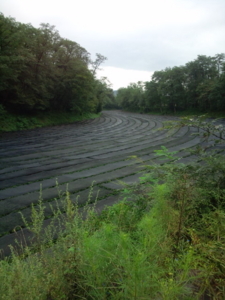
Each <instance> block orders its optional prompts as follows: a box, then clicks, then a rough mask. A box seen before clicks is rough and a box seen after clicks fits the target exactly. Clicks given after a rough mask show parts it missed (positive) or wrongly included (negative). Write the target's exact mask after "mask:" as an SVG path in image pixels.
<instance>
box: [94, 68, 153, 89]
mask: <svg viewBox="0 0 225 300" xmlns="http://www.w3.org/2000/svg"><path fill="white" fill-rule="evenodd" d="M152 74H153V73H152V72H147V71H137V70H126V69H121V68H115V67H104V68H102V70H99V71H98V72H97V77H98V78H101V77H107V78H108V80H109V81H110V82H111V83H112V85H113V86H112V89H114V90H118V89H119V88H121V87H127V86H128V85H129V84H130V83H133V82H138V81H150V80H151V76H152Z"/></svg>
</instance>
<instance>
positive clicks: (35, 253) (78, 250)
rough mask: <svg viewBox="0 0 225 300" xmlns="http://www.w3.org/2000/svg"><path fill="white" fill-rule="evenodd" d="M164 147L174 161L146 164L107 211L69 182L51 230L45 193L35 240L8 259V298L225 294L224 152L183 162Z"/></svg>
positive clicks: (4, 272)
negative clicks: (73, 196)
mask: <svg viewBox="0 0 225 300" xmlns="http://www.w3.org/2000/svg"><path fill="white" fill-rule="evenodd" d="M187 125H188V124H187ZM210 126H211V125H210ZM216 126H217V127H218V125H216ZM217 127H216V130H221V131H222V130H224V129H223V128H222V127H219V128H217ZM208 128H209V127H208ZM210 130H211V133H212V128H211V129H210ZM198 152H201V151H200V150H199V149H198ZM156 154H157V155H160V156H162V157H165V158H166V159H167V161H168V160H169V162H168V163H165V164H163V165H161V166H160V167H159V165H156V166H154V165H153V166H146V175H145V176H143V177H142V178H141V181H142V184H140V185H136V186H133V187H132V188H130V187H126V188H125V189H124V192H123V201H121V202H119V203H118V204H116V205H114V206H112V207H109V208H107V209H105V210H104V211H103V212H102V213H101V214H100V215H97V214H96V213H95V210H94V207H92V208H90V207H89V206H88V205H87V206H86V208H85V209H84V211H83V213H81V212H80V211H79V209H78V207H77V205H76V204H74V203H72V202H71V201H70V196H69V193H68V192H65V193H62V194H61V195H62V197H61V200H62V201H63V203H64V210H63V211H60V210H59V209H58V210H56V211H54V216H55V217H54V218H53V221H52V224H51V225H50V226H49V227H48V228H45V229H44V231H45V234H43V228H42V225H43V220H44V214H43V210H44V206H43V204H42V201H41V199H40V203H39V206H38V207H36V208H35V207H33V211H32V218H33V221H34V222H33V225H30V224H27V226H28V227H29V228H30V230H31V231H32V232H33V233H34V236H35V240H34V243H33V246H32V247H30V248H28V247H27V248H26V247H25V248H24V249H23V250H24V255H20V256H18V255H17V254H16V253H15V251H12V258H11V259H10V260H3V261H1V262H0V282H1V285H0V299H10V300H11V299H27V300H29V299H32V300H34V299H38V300H39V299H96V300H97V299H113V300H114V299H154V300H159V299H164V300H165V299H167V300H173V299H174V300H175V299H179V300H180V299H183V300H184V299H186V300H194V299H196V300H197V299H202V298H201V296H202V295H204V294H208V295H209V297H210V298H209V299H215V300H222V299H224V298H225V204H224V203H225V201H224V200H225V186H224V182H225V163H224V159H222V156H220V155H216V154H213V155H211V154H210V153H207V155H205V154H204V153H203V154H201V159H202V160H203V161H204V164H201V165H198V164H196V163H193V164H189V165H183V164H181V163H179V161H177V162H174V158H173V153H169V152H168V151H167V150H166V149H162V150H159V151H156ZM171 161H173V164H171V163H170V162H171ZM162 182H163V184H162ZM90 198H91V191H90ZM89 200H90V199H89ZM128 200H129V201H128ZM130 200H133V201H130ZM62 213H64V214H62ZM84 214H85V216H86V218H85V219H84V218H83V217H82V216H83V215H84ZM62 215H63V217H62ZM56 223H58V225H57V227H56V226H55V224H56ZM55 230H57V234H58V240H57V242H56V241H55V239H54V237H55ZM48 249H49V250H48Z"/></svg>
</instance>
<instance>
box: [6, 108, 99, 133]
mask: <svg viewBox="0 0 225 300" xmlns="http://www.w3.org/2000/svg"><path fill="white" fill-rule="evenodd" d="M99 116H100V114H94V113H85V114H83V115H76V114H74V113H72V112H71V113H69V112H43V113H39V114H37V115H35V116H32V115H27V114H26V115H16V114H12V113H8V112H6V111H4V113H2V114H0V132H9V131H18V130H26V129H33V128H39V127H46V126H52V125H62V124H69V123H74V122H77V121H84V120H88V119H94V118H98V117H99Z"/></svg>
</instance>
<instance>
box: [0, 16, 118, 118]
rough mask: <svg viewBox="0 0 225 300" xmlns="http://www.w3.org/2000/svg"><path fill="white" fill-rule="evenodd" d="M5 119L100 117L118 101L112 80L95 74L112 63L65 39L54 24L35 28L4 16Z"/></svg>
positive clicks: (0, 90)
mask: <svg viewBox="0 0 225 300" xmlns="http://www.w3.org/2000/svg"><path fill="white" fill-rule="evenodd" d="M0 37H1V39H0V116H3V115H5V114H6V113H13V114H18V115H20V114H28V115H29V116H31V115H33V114H36V113H40V112H73V113H74V114H77V115H81V114H83V113H98V112H100V111H101V109H102V106H103V105H104V104H105V103H106V102H107V103H110V102H113V101H114V94H113V90H112V89H111V88H110V85H109V83H108V81H107V79H106V78H102V79H101V80H98V79H97V78H96V76H95V73H96V70H97V69H98V68H99V66H100V64H101V63H103V62H104V61H105V60H106V57H104V56H103V55H101V54H96V60H95V61H91V59H90V54H89V53H88V52H87V50H86V49H84V48H83V47H81V46H80V45H79V44H77V43H76V42H74V41H71V40H68V39H64V38H62V37H61V36H60V35H59V33H58V31H57V30H56V29H55V27H54V26H51V25H49V24H41V25H40V27H39V28H34V27H33V26H32V25H31V24H22V23H19V22H16V21H15V19H13V18H9V17H5V16H4V15H3V14H0Z"/></svg>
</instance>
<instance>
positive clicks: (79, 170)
mask: <svg viewBox="0 0 225 300" xmlns="http://www.w3.org/2000/svg"><path fill="white" fill-rule="evenodd" d="M168 119H171V118H169V117H162V116H150V115H141V114H134V113H125V112H120V111H106V112H103V113H102V116H101V117H100V118H99V119H95V120H89V121H83V122H80V123H75V124H70V125H63V126H55V127H49V128H42V129H35V130H30V131H24V132H17V133H10V134H4V135H3V136H2V137H1V138H0V165H1V170H0V249H3V250H4V253H5V254H7V253H8V247H7V245H8V244H10V243H12V241H13V240H14V239H15V237H16V236H17V234H15V233H13V232H14V229H15V228H20V227H21V226H23V221H22V219H21V216H20V214H19V211H22V213H23V215H24V216H25V217H26V218H29V216H30V210H31V204H32V203H34V204H36V203H37V202H38V199H39V195H40V186H42V197H43V199H44V202H46V203H45V205H46V217H49V215H50V214H51V209H50V204H51V205H53V206H54V205H55V198H57V197H58V191H57V189H56V187H55V186H56V178H57V182H58V184H59V189H60V190H61V191H65V190H66V188H67V184H68V190H69V192H70V193H71V199H72V200H75V199H77V196H78V195H79V204H81V205H82V204H84V203H85V202H86V201H87V198H88V194H89V190H90V185H91V184H92V183H93V181H94V190H93V197H92V199H93V200H94V199H95V198H96V195H97V194H98V207H99V208H102V207H103V206H104V205H110V204H113V203H115V202H116V201H118V198H119V197H118V193H119V190H120V189H121V186H120V185H119V184H118V182H117V180H118V179H121V180H123V181H124V182H126V183H130V184H131V183H134V182H137V181H138V177H140V176H141V174H140V173H138V172H141V170H143V166H141V165H140V164H138V163H137V162H136V161H135V160H127V158H128V156H131V155H137V156H138V157H139V158H141V159H142V160H143V162H144V163H145V164H151V163H152V159H155V157H154V152H153V151H154V150H156V149H160V147H161V145H164V146H166V147H167V148H168V149H169V150H171V151H175V150H181V149H184V150H182V151H181V152H180V153H179V155H180V156H181V157H186V156H187V151H185V149H186V148H189V147H193V146H195V145H197V144H198V143H199V138H197V137H194V136H191V133H192V130H190V129H188V128H182V129H180V130H177V131H176V132H173V133H169V134H168V132H165V131H163V130H162V131H157V129H158V128H160V127H161V126H162V122H163V121H165V120H168ZM189 159H191V157H186V158H183V160H184V161H187V160H189ZM24 233H25V234H26V230H25V231H24Z"/></svg>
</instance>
